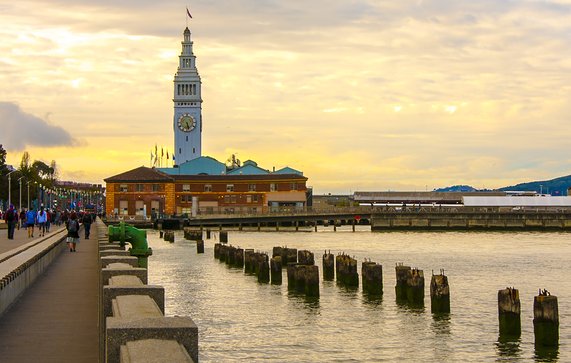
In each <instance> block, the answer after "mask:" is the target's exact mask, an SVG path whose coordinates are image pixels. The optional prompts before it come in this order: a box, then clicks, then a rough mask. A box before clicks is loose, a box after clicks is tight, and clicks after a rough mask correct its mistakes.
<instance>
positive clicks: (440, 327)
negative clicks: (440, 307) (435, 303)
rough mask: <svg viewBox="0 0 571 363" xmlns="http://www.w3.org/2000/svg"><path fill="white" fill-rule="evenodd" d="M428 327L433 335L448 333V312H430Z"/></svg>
mask: <svg viewBox="0 0 571 363" xmlns="http://www.w3.org/2000/svg"><path fill="white" fill-rule="evenodd" d="M430 327H431V328H432V331H433V332H434V334H435V335H450V314H448V313H439V314H432V323H431V324H430Z"/></svg>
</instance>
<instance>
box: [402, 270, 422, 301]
mask: <svg viewBox="0 0 571 363" xmlns="http://www.w3.org/2000/svg"><path fill="white" fill-rule="evenodd" d="M406 284H407V291H406V297H407V301H408V303H409V304H412V305H424V272H423V271H422V270H419V269H417V268H413V269H411V270H409V271H408V272H407V278H406Z"/></svg>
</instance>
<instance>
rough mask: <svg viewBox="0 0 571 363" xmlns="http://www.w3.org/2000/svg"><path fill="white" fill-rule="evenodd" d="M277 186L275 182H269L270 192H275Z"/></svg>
mask: <svg viewBox="0 0 571 363" xmlns="http://www.w3.org/2000/svg"><path fill="white" fill-rule="evenodd" d="M277 187H278V186H277V184H276V183H270V192H275V191H276V190H278V188H277Z"/></svg>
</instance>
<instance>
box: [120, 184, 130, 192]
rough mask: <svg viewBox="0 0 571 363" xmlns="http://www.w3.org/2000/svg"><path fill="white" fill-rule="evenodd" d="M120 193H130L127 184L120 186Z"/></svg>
mask: <svg viewBox="0 0 571 363" xmlns="http://www.w3.org/2000/svg"><path fill="white" fill-rule="evenodd" d="M119 191H120V192H123V193H126V192H128V191H129V189H128V188H127V184H121V185H119Z"/></svg>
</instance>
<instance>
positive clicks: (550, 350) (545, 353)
mask: <svg viewBox="0 0 571 363" xmlns="http://www.w3.org/2000/svg"><path fill="white" fill-rule="evenodd" d="M533 358H534V359H535V361H536V362H557V361H558V359H559V346H558V345H557V346H553V347H546V346H544V345H537V344H536V345H535V355H534V356H533Z"/></svg>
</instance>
